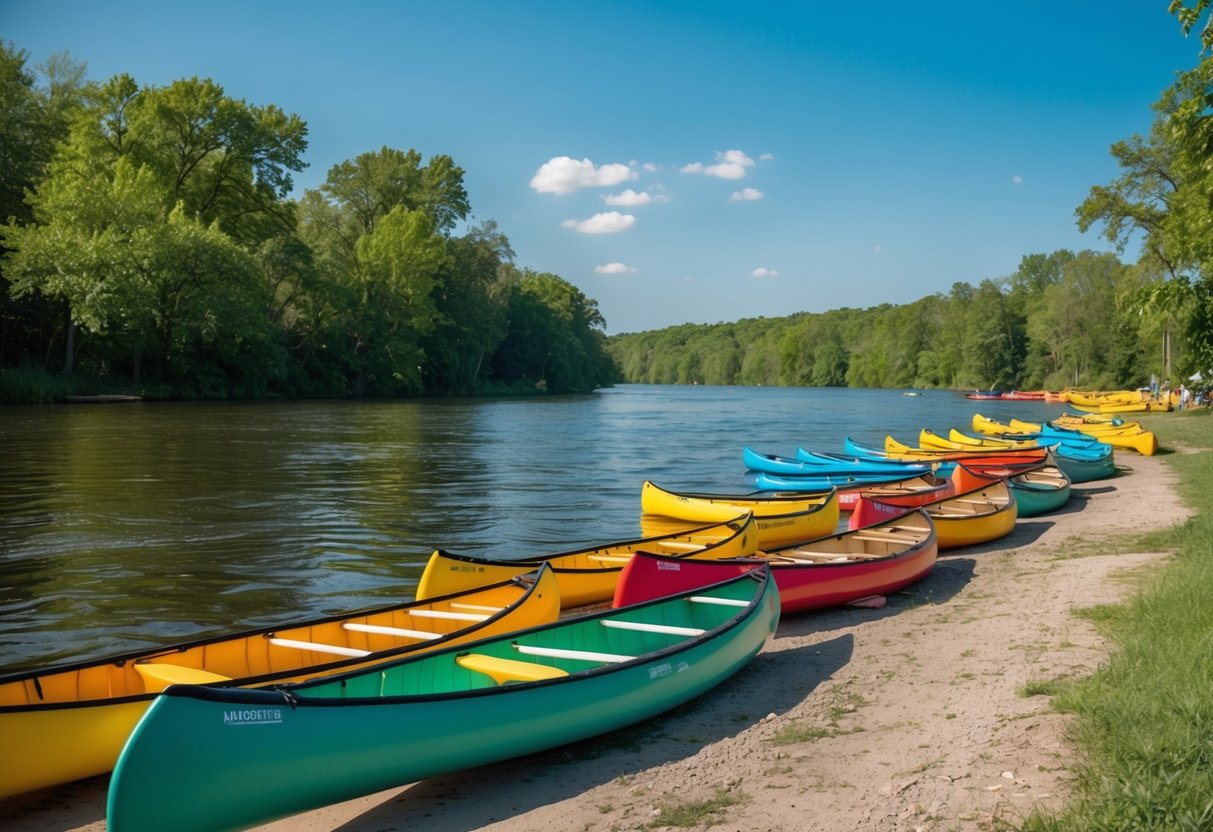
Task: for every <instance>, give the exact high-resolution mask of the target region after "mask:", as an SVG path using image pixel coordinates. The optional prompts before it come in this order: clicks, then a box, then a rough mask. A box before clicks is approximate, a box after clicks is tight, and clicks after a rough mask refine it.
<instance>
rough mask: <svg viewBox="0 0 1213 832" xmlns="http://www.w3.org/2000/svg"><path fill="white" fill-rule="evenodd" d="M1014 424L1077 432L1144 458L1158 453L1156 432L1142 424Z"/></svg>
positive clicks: (1061, 420)
mask: <svg viewBox="0 0 1213 832" xmlns="http://www.w3.org/2000/svg"><path fill="white" fill-rule="evenodd" d="M1012 424H1013V426H1014V427H1017V428H1019V427H1037V428H1039V429H1040V430H1041V431H1049V432H1062V431H1067V430H1070V431H1076V432H1078V433H1080V434H1082V435H1083V436H1087V437H1090V438H1091V439H1095V440H1098V441H1100V442H1103V443H1105V444H1108V445H1112V446H1113V447H1117V448H1127V449H1129V450H1133V451H1136V452H1137V453H1139V454H1141V455H1142V456H1153V455H1154V454H1156V453H1158V439H1157V438H1156V437H1155V436H1154V432H1153V431H1148V430H1145V429H1143V428H1142V426H1141V423H1140V422H1128V423H1122V424H1120V425H1112V424H1086V423H1083V422H1079V421H1075V420H1072V419H1067V418H1066V417H1064V416H1063V417H1061V418H1059V419H1056V420H1054V421H1053V422H1052V423H1047V424H1044V425H1035V424H1034V423H1032V422H1019V423H1018V424H1015V420H1012Z"/></svg>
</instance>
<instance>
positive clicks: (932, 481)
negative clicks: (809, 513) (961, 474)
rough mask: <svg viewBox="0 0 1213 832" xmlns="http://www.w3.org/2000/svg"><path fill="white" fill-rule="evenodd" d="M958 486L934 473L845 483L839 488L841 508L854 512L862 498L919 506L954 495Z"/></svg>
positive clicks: (905, 505) (840, 509) (905, 506)
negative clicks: (879, 482) (871, 482)
mask: <svg viewBox="0 0 1213 832" xmlns="http://www.w3.org/2000/svg"><path fill="white" fill-rule="evenodd" d="M953 488H954V486H953V485H952V481H951V480H950V479H943V480H941V479H939V478H938V477H935V476H933V475H931V474H922V475H920V476H917V477H913V478H912V479H908V480H898V481H897V482H890V483H884V484H883V485H856V486H854V487H852V486H843V487H840V488H839V489H838V510H839V511H841V512H846V511H854V510H855V506H857V505H858V504H859V498H860V497H866V498H868V499H869V500H880V501H881V502H882V503H885V504H887V505H894V506H902V507H903V508H918V507H919V506H925V505H926V504H927V503H929V502H932V501H933V500H939V499H942V498H943V497H947V496H949V495H950V494H952V491H953Z"/></svg>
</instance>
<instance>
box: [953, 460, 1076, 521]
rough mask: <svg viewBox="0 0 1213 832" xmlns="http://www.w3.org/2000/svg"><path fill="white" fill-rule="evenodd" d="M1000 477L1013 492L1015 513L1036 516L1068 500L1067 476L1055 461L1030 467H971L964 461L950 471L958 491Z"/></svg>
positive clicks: (987, 482)
mask: <svg viewBox="0 0 1213 832" xmlns="http://www.w3.org/2000/svg"><path fill="white" fill-rule="evenodd" d="M997 479H1003V480H1006V483H1007V485H1008V486H1010V488H1011V493H1013V494H1014V495H1015V505H1016V512H1017V517H1037V516H1039V515H1041V514H1048V513H1049V512H1052V511H1057V510H1058V509H1059V508H1061V507H1062V506H1064V505H1065V504H1066V503H1068V502H1069V501H1070V478H1069V477H1067V476H1066V475H1065V472H1064V471H1062V470H1061V469H1060V468H1058V467H1057V466H1055V465H1041V466H1039V467H1036V468H1032V469H1029V470H1026V471H1024V470H1018V469H1014V468H985V469H979V468H970V467H969V466H967V465H965V464H964V463H963V462H962V463H960V464H958V465H957V466H956V468H955V469H954V470H953V472H952V483H953V485H954V486H955V488H956V490H957V491H958V492H964V491H972V490H974V489H977V488H980V487H982V486H983V485H988V484H990V483H991V482H993V481H994V480H997Z"/></svg>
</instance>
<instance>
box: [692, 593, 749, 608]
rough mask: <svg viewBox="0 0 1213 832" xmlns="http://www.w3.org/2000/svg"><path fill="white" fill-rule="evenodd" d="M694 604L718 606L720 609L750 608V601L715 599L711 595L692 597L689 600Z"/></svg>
mask: <svg viewBox="0 0 1213 832" xmlns="http://www.w3.org/2000/svg"><path fill="white" fill-rule="evenodd" d="M687 600H688V601H690V602H691V603H692V604H716V605H717V606H720V607H748V606H749V605H750V602H749V601H742V600H741V599H740V598H713V597H712V596H710V595H692V596H691V597H690V598H688V599H687Z"/></svg>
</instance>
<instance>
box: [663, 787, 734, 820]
mask: <svg viewBox="0 0 1213 832" xmlns="http://www.w3.org/2000/svg"><path fill="white" fill-rule="evenodd" d="M749 800H750V798H749V795H747V794H745V793H744V792H739V791H734V790H733V789H717V790H716V793H715V794H714V795H712V796H711V797H709V798H708V799H707V800H688V801H686V802H683V803H665V804H663V805H662V806H661V807H659V810H658V812H657V817H655V818H654V819H653V821H652V823H650V824H649V825H648V828H649V829H657V828H659V827H662V826H676V827H678V828H680V829H686V828H688V827H692V826H714V825H715V824H717V823H723V822H724V812H725V810H726V809H728V808H729V807H730V806H738V805H740V804H742V803H748V802H749Z"/></svg>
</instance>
